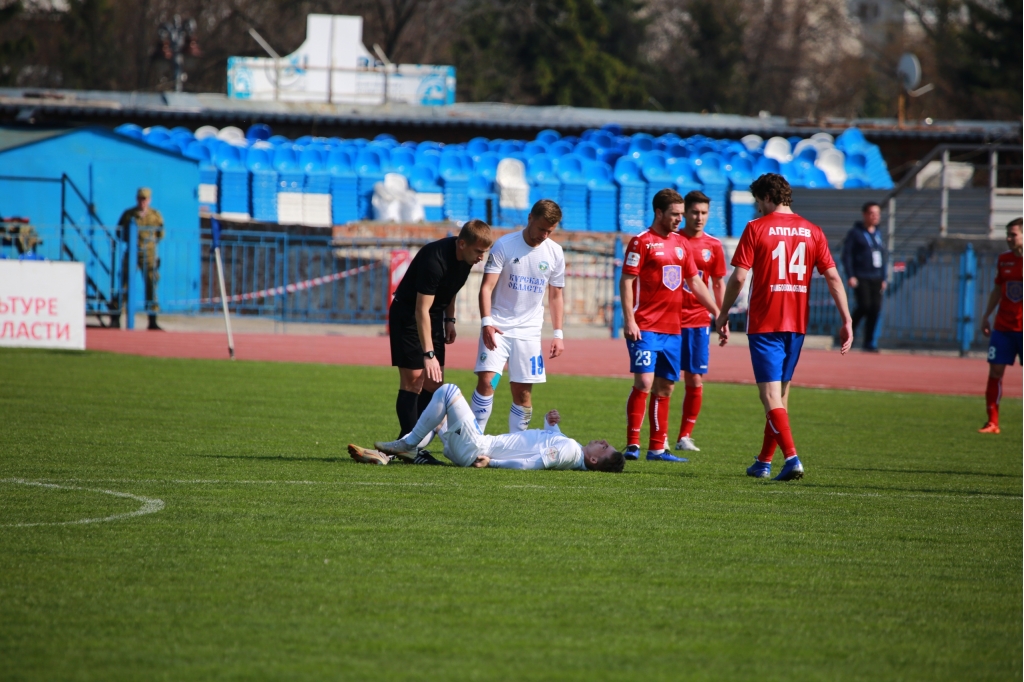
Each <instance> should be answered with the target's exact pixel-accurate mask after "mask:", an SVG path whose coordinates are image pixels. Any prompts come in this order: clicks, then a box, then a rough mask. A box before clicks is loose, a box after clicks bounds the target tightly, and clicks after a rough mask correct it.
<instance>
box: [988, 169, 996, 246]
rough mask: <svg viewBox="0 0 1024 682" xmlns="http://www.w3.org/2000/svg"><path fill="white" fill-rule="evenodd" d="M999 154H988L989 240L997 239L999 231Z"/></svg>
mask: <svg viewBox="0 0 1024 682" xmlns="http://www.w3.org/2000/svg"><path fill="white" fill-rule="evenodd" d="M998 167H999V152H989V153H988V238H989V239H997V238H998V237H999V230H998V228H997V227H996V187H998V186H999V175H998V173H999V170H998Z"/></svg>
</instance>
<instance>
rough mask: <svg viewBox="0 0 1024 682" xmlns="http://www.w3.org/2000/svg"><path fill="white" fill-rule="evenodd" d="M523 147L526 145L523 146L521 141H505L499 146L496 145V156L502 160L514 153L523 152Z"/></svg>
mask: <svg viewBox="0 0 1024 682" xmlns="http://www.w3.org/2000/svg"><path fill="white" fill-rule="evenodd" d="M525 146H526V145H525V144H523V142H522V140H505V141H504V142H502V143H501V144H500V145H498V149H497V152H498V156H500V157H501V158H503V159H504V158H507V157H509V156H512V155H513V154H515V153H516V152H521V151H523V147H525Z"/></svg>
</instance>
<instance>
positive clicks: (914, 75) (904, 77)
mask: <svg viewBox="0 0 1024 682" xmlns="http://www.w3.org/2000/svg"><path fill="white" fill-rule="evenodd" d="M896 77H897V78H898V79H899V81H900V84H901V85H902V86H903V89H904V90H913V89H914V88H916V87H917V86H918V85H919V84H920V83H921V62H920V61H918V59H917V57H915V56H914V55H913V54H912V53H910V52H904V53H903V56H902V57H900V62H899V65H898V66H897V67H896Z"/></svg>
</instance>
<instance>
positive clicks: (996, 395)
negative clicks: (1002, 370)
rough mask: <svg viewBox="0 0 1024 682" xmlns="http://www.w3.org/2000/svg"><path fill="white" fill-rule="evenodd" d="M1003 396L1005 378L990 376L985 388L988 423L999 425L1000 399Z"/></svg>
mask: <svg viewBox="0 0 1024 682" xmlns="http://www.w3.org/2000/svg"><path fill="white" fill-rule="evenodd" d="M1002 397H1003V378H1002V377H999V378H998V379H997V378H995V377H989V378H988V387H987V388H986V389H985V409H986V411H988V423H989V424H994V425H995V426H999V401H1000V400H1001V399H1002Z"/></svg>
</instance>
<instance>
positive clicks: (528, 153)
mask: <svg viewBox="0 0 1024 682" xmlns="http://www.w3.org/2000/svg"><path fill="white" fill-rule="evenodd" d="M547 153H548V146H547V145H546V144H544V143H543V142H536V141H534V142H527V143H526V144H525V145H523V156H524V157H525V158H526V159H531V158H533V157H534V156H537V155H538V154H547Z"/></svg>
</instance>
